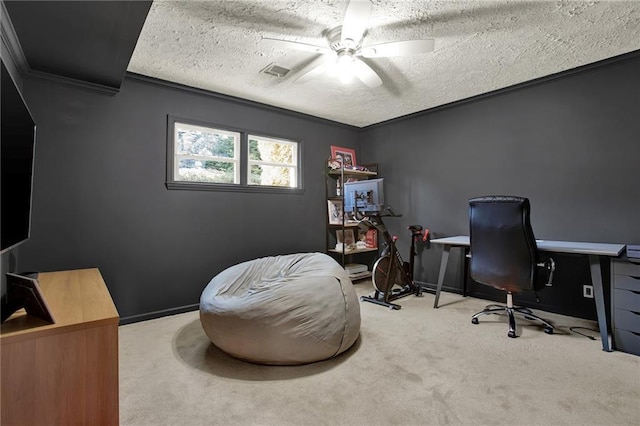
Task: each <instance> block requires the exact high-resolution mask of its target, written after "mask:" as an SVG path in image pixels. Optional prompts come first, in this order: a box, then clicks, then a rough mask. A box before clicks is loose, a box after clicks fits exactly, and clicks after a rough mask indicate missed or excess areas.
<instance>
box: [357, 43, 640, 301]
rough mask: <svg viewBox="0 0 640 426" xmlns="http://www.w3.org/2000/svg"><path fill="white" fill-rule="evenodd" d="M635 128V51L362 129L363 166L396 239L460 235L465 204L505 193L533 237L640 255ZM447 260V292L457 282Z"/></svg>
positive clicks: (425, 272)
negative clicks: (619, 247)
mask: <svg viewBox="0 0 640 426" xmlns="http://www.w3.org/2000/svg"><path fill="white" fill-rule="evenodd" d="M639 123H640V54H638V52H635V54H632V55H627V56H626V57H624V59H623V60H618V61H608V62H606V63H604V64H600V65H599V66H590V67H586V69H585V70H582V71H580V72H572V73H567V74H566V75H564V76H563V77H562V78H548V79H545V80H543V81H540V82H535V83H533V84H528V85H525V86H523V87H520V88H517V89H514V90H505V91H502V92H499V93H496V94H493V95H490V96H485V97H482V98H479V99H477V100H472V101H468V102H462V103H459V104H457V105H452V106H450V107H447V108H441V109H438V110H434V111H431V112H427V113H423V114H419V115H416V116H413V117H408V118H406V119H400V120H396V121H393V122H389V123H386V124H381V125H376V126H373V127H370V128H367V129H365V130H364V131H363V132H362V135H361V139H362V146H361V150H362V153H361V157H360V158H362V159H363V160H364V161H377V162H378V163H379V167H380V169H381V171H382V175H383V176H384V178H385V183H386V200H387V201H388V203H389V204H391V205H392V206H393V207H394V208H395V210H397V211H398V212H400V213H403V214H404V217H403V218H402V219H396V220H393V221H391V220H389V221H388V224H389V225H390V227H391V228H392V229H393V230H394V231H395V232H396V233H397V234H398V235H400V236H404V234H405V233H406V231H405V230H404V228H405V227H406V225H409V224H412V223H419V224H422V225H423V226H426V227H428V228H430V230H431V231H432V235H433V237H442V236H451V235H458V234H465V235H466V234H468V218H467V214H468V204H467V200H468V199H469V198H471V197H474V196H479V195H488V194H512V195H521V196H525V197H529V198H530V200H531V204H532V224H533V227H534V230H535V232H536V236H537V238H541V239H556V240H569V241H596V242H615V243H635V244H640V186H639V184H640V124H639ZM404 241H405V243H404V245H401V250H402V249H404V252H402V253H403V254H406V252H407V251H408V249H407V248H406V247H407V246H408V243H407V241H408V239H407V238H405V240H404ZM441 253H442V251H441V249H440V247H438V246H436V245H432V246H431V247H430V248H428V249H424V250H423V251H422V252H421V255H420V257H419V259H418V263H419V268H418V273H417V277H416V278H417V279H418V280H421V281H425V282H429V283H435V282H436V281H437V274H438V270H439V261H440V256H441ZM453 260H454V261H453V262H450V268H449V269H448V271H449V275H448V278H447V280H446V281H445V286H448V287H449V288H450V289H455V288H460V285H459V283H460V281H461V272H460V256H459V255H458V256H454V259H453ZM576 274H577V275H579V276H582V275H583V274H584V271H577V272H576ZM588 277H589V275H588V272H587V278H588ZM578 279H581V278H578ZM576 284H582V282H580V281H578V282H575V283H573V284H572V285H574V286H575V287H576V290H573V291H575V294H579V295H580V297H581V294H582V288H581V286H577V285H576Z"/></svg>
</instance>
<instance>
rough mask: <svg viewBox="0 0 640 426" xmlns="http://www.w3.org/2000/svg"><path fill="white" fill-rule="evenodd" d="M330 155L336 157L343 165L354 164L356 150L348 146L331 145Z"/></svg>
mask: <svg viewBox="0 0 640 426" xmlns="http://www.w3.org/2000/svg"><path fill="white" fill-rule="evenodd" d="M331 157H333V158H336V159H337V160H338V161H340V162H341V163H342V165H343V166H355V165H356V151H355V150H353V149H350V148H342V147H340V146H334V145H331Z"/></svg>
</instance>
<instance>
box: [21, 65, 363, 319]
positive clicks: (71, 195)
mask: <svg viewBox="0 0 640 426" xmlns="http://www.w3.org/2000/svg"><path fill="white" fill-rule="evenodd" d="M24 95H25V98H26V100H27V102H28V104H29V106H30V108H31V111H32V113H33V115H34V117H35V120H36V122H37V125H38V141H37V145H36V165H35V177H34V179H35V182H34V200H33V216H32V232H31V239H30V240H29V241H28V242H26V243H25V244H23V245H22V246H20V247H19V249H18V252H17V254H18V256H17V259H18V262H17V265H16V266H14V267H15V268H18V269H20V270H35V271H48V270H63V269H76V268H85V267H98V268H100V270H101V271H102V273H103V275H104V278H105V281H106V283H107V285H108V287H109V290H110V292H111V295H112V297H113V299H114V301H115V304H116V306H117V308H118V311H119V313H120V316H121V317H122V318H124V319H125V321H129V320H134V319H140V318H146V317H149V316H153V315H157V312H158V311H163V310H170V311H176V310H178V311H179V310H180V309H181V308H184V307H187V308H188V307H193V304H197V303H198V301H199V296H200V293H201V292H202V289H203V288H204V286H205V285H206V284H207V282H208V281H209V280H210V279H211V278H212V277H213V276H214V275H215V274H217V273H218V272H220V271H221V270H222V269H224V268H226V267H228V266H230V265H232V264H235V263H238V262H241V261H244V260H248V259H252V258H255V257H259V256H267V255H274V254H284V253H292V252H308V251H324V248H325V228H324V223H325V221H326V201H325V199H324V197H325V186H324V185H325V183H324V182H325V180H324V176H325V175H324V173H325V163H326V161H325V160H326V158H327V157H328V156H329V154H330V145H332V144H337V145H341V146H346V147H352V148H357V144H358V129H356V128H352V127H348V126H343V125H339V124H336V123H332V122H328V121H324V120H320V119H314V118H310V117H307V116H303V115H301V114H292V113H288V112H283V111H279V110H276V109H274V108H263V107H260V106H257V105H255V104H253V105H252V104H250V103H247V102H237V101H232V100H228V99H225V98H222V97H216V96H211V95H207V94H203V93H197V92H194V91H189V90H180V89H175V88H171V87H167V86H164V85H159V84H155V83H151V82H148V81H142V80H140V79H137V78H132V77H128V78H126V79H125V81H124V83H123V85H122V89H121V91H120V93H119V94H117V95H115V96H109V95H103V94H99V93H95V92H91V91H87V90H82V89H78V88H74V87H71V86H67V85H61V84H55V83H51V82H50V81H46V80H42V79H29V78H27V79H25V80H24ZM167 114H171V115H176V116H179V117H185V118H191V119H195V120H202V121H208V122H213V123H219V124H221V125H229V126H233V127H239V128H246V129H248V130H253V131H257V132H261V133H264V134H269V135H274V136H282V137H286V138H290V139H292V140H297V141H302V143H303V159H302V166H303V170H304V176H303V179H304V180H303V182H304V186H305V192H304V194H303V195H294V194H273V193H271V194H262V193H240V192H206V191H184V190H182V191H181V190H167V189H166V188H165V172H166V171H165V165H166V146H167V144H166V134H167ZM154 312H156V314H151V315H148V314H150V313H154ZM136 316H141V317H136Z"/></svg>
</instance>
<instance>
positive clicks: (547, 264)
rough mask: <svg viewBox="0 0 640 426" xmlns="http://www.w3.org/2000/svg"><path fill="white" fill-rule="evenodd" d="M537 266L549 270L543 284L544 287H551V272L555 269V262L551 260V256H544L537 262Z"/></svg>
mask: <svg viewBox="0 0 640 426" xmlns="http://www.w3.org/2000/svg"><path fill="white" fill-rule="evenodd" d="M538 266H539V267H541V268H543V269H544V270H545V271H548V272H549V277H548V279H547V282H546V283H545V284H544V285H545V287H551V286H552V285H553V273H554V272H555V270H556V262H555V261H554V260H553V257H547V258H545V259H544V260H542V262H540V263H538Z"/></svg>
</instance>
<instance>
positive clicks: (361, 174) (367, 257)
mask: <svg viewBox="0 0 640 426" xmlns="http://www.w3.org/2000/svg"><path fill="white" fill-rule="evenodd" d="M331 160H333V159H331V158H329V159H328V161H327V173H326V198H327V201H328V203H327V221H326V224H327V226H326V228H327V230H326V250H327V253H328V254H329V255H332V256H333V257H334V258H335V259H336V260H337V261H338V262H339V263H340V264H341V265H342V266H343V267H345V266H347V265H349V263H350V262H352V261H353V262H355V260H361V261H366V263H365V264H366V265H367V268H368V269H370V268H371V264H372V263H373V261H375V258H376V257H377V256H376V255H377V253H378V245H377V242H376V246H375V247H367V248H349V247H348V245H347V244H345V243H346V241H345V238H344V237H343V244H342V245H341V246H340V247H336V245H337V243H338V242H339V241H338V234H341V235H343V236H345V235H347V233H349V231H351V232H352V233H353V236H354V242H355V241H358V239H359V235H360V234H359V230H360V229H361V226H360V224H359V223H358V222H355V221H350V220H349V219H350V218H349V217H348V214H347V213H345V210H344V205H345V202H344V201H345V200H344V184H345V183H346V182H348V181H351V180H358V181H359V180H367V179H371V178H375V177H377V176H378V167H377V164H366V165H363V166H362V167H364V168H366V170H352V169H345V168H344V167H342V166H341V167H339V168H335V169H332V168H329V167H328V165H329V164H330V163H331ZM330 203H332V205H334V206H337V212H336V214H337V215H338V221H337V222H336V221H335V219H336V218H335V217H334V218H333V219H334V221H332V220H331V214H332V208H331V207H330ZM376 241H377V240H376ZM369 277H371V271H370V270H367V271H366V272H358V273H354V274H350V275H349V278H351V279H352V280H354V281H355V280H361V279H365V278H369Z"/></svg>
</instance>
